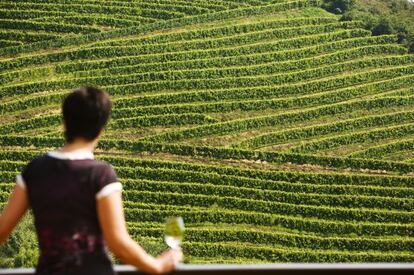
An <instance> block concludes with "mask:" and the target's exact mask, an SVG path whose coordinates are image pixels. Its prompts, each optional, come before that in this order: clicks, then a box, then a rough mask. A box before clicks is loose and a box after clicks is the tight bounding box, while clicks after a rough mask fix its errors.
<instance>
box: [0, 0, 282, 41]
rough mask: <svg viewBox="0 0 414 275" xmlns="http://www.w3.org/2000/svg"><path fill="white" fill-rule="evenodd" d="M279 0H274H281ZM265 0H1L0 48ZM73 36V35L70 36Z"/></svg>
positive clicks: (231, 7) (215, 10)
mask: <svg viewBox="0 0 414 275" xmlns="http://www.w3.org/2000/svg"><path fill="white" fill-rule="evenodd" d="M283 1H284V0H279V1H275V2H283ZM267 2H268V1H266V0H242V1H233V0H232V1H230V0H212V1H202V0H196V1H189V0H173V1H172V0H169V1H166V0H156V1H154V0H152V1H148V0H128V1H119V0H115V1H114V0H104V1H97V0H70V1H69V0H59V1H52V0H18V1H14V0H13V1H9V0H5V1H2V2H1V3H0V18H1V19H0V30H1V31H0V48H1V47H9V46H17V45H23V44H26V43H30V42H36V41H43V40H48V39H56V38H59V37H61V36H72V37H73V36H76V35H77V34H90V33H98V32H105V31H110V30H114V29H122V28H127V27H138V26H140V25H143V24H148V23H154V22H162V21H166V20H170V19H176V18H182V17H186V16H195V15H200V14H208V13H214V12H217V11H225V10H231V9H238V8H243V7H254V6H261V5H266V4H267ZM73 39H74V38H73Z"/></svg>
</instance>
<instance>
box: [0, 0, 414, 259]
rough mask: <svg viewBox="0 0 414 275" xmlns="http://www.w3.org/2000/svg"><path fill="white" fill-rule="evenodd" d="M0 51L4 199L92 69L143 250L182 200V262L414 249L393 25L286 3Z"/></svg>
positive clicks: (404, 81) (403, 69)
mask: <svg viewBox="0 0 414 275" xmlns="http://www.w3.org/2000/svg"><path fill="white" fill-rule="evenodd" d="M82 2H85V3H86V2H87V1H82ZM88 2H92V1H88ZM199 2H200V3H203V2H202V1H199ZM199 2H197V1H195V2H194V3H199ZM225 2H226V3H229V4H232V5H235V4H234V3H236V2H232V1H225ZM18 3H20V2H18ZM71 3H72V2H71ZM73 3H74V2H73ZM123 3H126V2H123ZM136 3H137V4H138V3H141V2H136ZM246 3H248V4H253V1H249V2H246ZM255 3H257V4H259V2H255ZM262 4H263V3H262ZM246 5H247V4H246ZM1 53H2V57H1V58H0V79H1V80H0V81H1V83H2V84H1V86H0V100H1V103H2V104H1V105H0V113H1V117H0V144H1V146H2V147H1V151H0V159H1V160H0V167H1V168H0V171H1V172H0V179H1V182H2V184H1V185H0V188H1V190H2V192H1V193H0V200H1V201H5V200H6V199H7V196H8V192H9V191H10V189H11V188H12V186H13V180H14V176H15V175H16V174H17V173H19V171H21V169H22V168H23V167H24V165H25V163H26V162H27V161H28V160H29V159H31V158H32V157H33V156H35V155H37V154H39V153H42V152H45V151H47V150H50V149H52V148H54V147H56V146H60V145H61V144H62V141H63V139H62V129H61V126H60V124H61V118H60V114H59V112H60V110H59V108H60V102H61V99H62V97H63V96H64V95H65V94H66V93H67V92H68V90H70V89H73V88H74V87H77V86H80V85H84V84H94V85H100V86H102V87H104V88H105V89H106V90H107V91H108V92H109V93H110V94H111V95H112V97H113V100H114V111H113V115H112V121H111V123H110V125H109V126H108V129H107V130H106V132H105V134H104V137H103V140H102V142H100V145H99V150H98V152H97V157H98V158H100V159H104V160H107V161H109V162H110V163H111V164H112V165H113V166H114V167H115V169H116V171H117V173H118V176H119V177H120V178H121V181H122V182H123V184H124V188H125V190H124V199H125V207H126V215H127V219H128V224H129V228H130V231H131V233H132V234H133V235H134V236H135V238H136V239H137V240H139V241H140V242H141V243H143V244H144V245H145V246H146V247H147V248H148V249H150V250H151V251H153V252H156V251H157V250H160V249H161V248H162V245H161V243H162V226H163V222H164V219H165V217H167V216H169V215H181V216H183V217H184V220H185V221H186V224H187V227H188V234H187V237H186V242H185V243H184V250H185V253H186V254H187V255H188V257H187V259H188V261H190V262H262V261H263V262H412V261H413V259H414V252H413V251H414V236H413V234H414V230H413V229H414V220H413V219H414V215H413V209H414V207H413V205H414V189H413V186H414V178H413V172H414V164H413V158H414V156H413V142H412V140H413V135H412V134H413V129H414V128H413V123H412V118H413V116H414V114H413V108H412V107H413V104H414V98H413V96H414V94H413V92H414V90H413V88H412V87H413V85H412V84H413V79H414V78H413V76H414V56H413V55H408V54H407V53H406V50H405V49H404V48H402V47H400V46H399V45H398V44H396V37H395V36H390V35H385V36H375V37H373V36H371V35H370V33H369V32H367V31H365V30H363V29H361V26H360V23H359V22H339V21H338V20H337V18H336V17H335V16H333V15H331V14H328V13H326V12H324V11H322V10H321V9H319V8H317V7H315V3H313V1H293V2H288V1H283V2H282V3H266V5H256V6H252V7H251V6H249V7H245V5H244V4H243V5H241V6H240V7H235V8H234V9H232V10H225V11H215V12H211V13H207V14H203V15H196V16H189V17H183V18H179V19H171V20H169V21H168V22H158V23H155V24H146V25H142V26H141V27H139V28H126V29H121V30H115V31H108V32H106V33H98V34H93V35H87V36H78V37H77V39H76V41H74V40H73V39H71V38H70V37H63V38H59V39H55V40H53V41H52V42H50V41H49V42H48V41H45V42H39V43H35V44H32V45H31V46H30V47H29V46H23V47H7V48H4V49H3V50H2V51H1Z"/></svg>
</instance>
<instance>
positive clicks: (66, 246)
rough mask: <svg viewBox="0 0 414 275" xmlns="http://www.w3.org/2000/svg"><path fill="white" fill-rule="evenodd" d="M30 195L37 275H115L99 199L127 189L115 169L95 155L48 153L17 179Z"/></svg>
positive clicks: (88, 153)
mask: <svg viewBox="0 0 414 275" xmlns="http://www.w3.org/2000/svg"><path fill="white" fill-rule="evenodd" d="M16 181H17V184H19V185H21V186H23V187H24V188H26V190H27V194H28V199H29V204H30V207H31V208H32V210H33V215H34V222H35V228H36V233H37V237H38V241H39V249H40V256H39V260H38V264H37V266H36V274H115V273H114V270H113V268H112V263H111V261H110V259H109V257H108V254H107V248H106V245H105V241H104V239H103V236H102V231H101V227H100V224H99V220H98V216H97V210H96V200H99V199H101V198H103V197H105V196H107V195H109V194H111V193H112V192H115V191H119V190H121V189H122V185H121V184H120V183H119V182H118V180H117V176H116V173H115V171H114V169H113V168H112V166H111V165H109V164H108V163H106V162H103V161H97V160H95V159H94V156H93V154H92V152H89V151H74V152H59V151H54V152H49V153H47V154H45V155H42V156H39V157H37V158H35V159H33V160H32V161H31V162H30V163H29V164H28V165H27V166H26V167H25V168H24V170H23V172H22V174H21V175H18V176H17V178H16Z"/></svg>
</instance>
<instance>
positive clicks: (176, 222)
mask: <svg viewBox="0 0 414 275" xmlns="http://www.w3.org/2000/svg"><path fill="white" fill-rule="evenodd" d="M184 231H185V228H184V221H183V218H182V217H170V218H168V219H167V222H166V224H165V243H166V244H167V245H168V246H169V247H170V248H171V249H177V248H179V247H180V244H181V241H182V240H183V237H184Z"/></svg>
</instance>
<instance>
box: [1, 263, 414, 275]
mask: <svg viewBox="0 0 414 275" xmlns="http://www.w3.org/2000/svg"><path fill="white" fill-rule="evenodd" d="M115 270H116V271H117V273H118V274H119V275H127V274H129V275H133V274H134V275H143V274H145V273H143V272H140V271H138V270H136V269H135V268H134V267H132V266H127V265H118V266H115ZM33 273H34V270H33V269H31V268H28V269H25V268H22V269H3V270H0V274H4V275H6V274H7V275H23V274H33ZM171 274H186V275H190V274H197V275H222V274H223V275H229V274H280V275H299V274H300V275H311V274H312V275H316V274H318V275H321V274H322V275H327V274H330V275H343V274H353V275H359V274H361V275H362V274H363V275H379V274H390V275H399V274H411V275H414V263H413V264H402V263H401V264H391V263H383V264H376V263H375V264H374V263H373V264H205V265H192V264H180V265H179V266H178V267H177V269H176V270H175V271H174V272H172V273H171Z"/></svg>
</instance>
